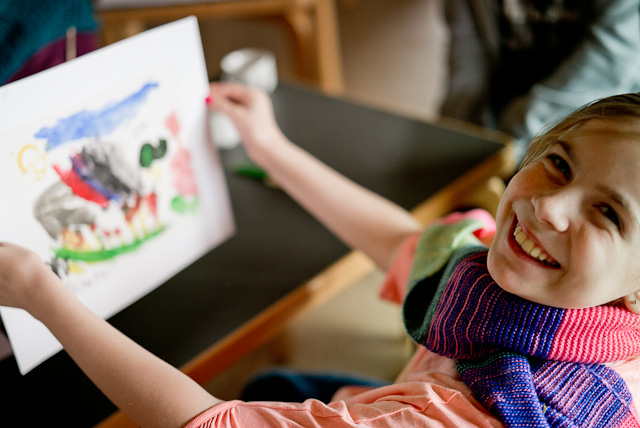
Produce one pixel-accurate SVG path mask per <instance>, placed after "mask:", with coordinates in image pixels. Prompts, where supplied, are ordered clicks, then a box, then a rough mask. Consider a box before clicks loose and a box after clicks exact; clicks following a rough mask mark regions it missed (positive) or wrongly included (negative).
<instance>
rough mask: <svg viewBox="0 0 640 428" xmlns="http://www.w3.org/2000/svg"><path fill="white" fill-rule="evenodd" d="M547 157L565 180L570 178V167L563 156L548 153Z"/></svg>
mask: <svg viewBox="0 0 640 428" xmlns="http://www.w3.org/2000/svg"><path fill="white" fill-rule="evenodd" d="M549 159H550V160H551V162H553V165H554V166H555V167H556V169H557V170H558V171H560V173H561V174H562V175H563V176H564V178H566V179H567V180H569V179H571V167H570V166H569V164H568V163H567V161H565V160H564V159H563V158H561V157H560V156H558V155H549Z"/></svg>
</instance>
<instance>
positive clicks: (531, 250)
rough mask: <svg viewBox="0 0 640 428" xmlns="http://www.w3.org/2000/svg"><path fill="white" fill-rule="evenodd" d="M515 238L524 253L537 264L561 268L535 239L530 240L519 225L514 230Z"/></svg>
mask: <svg viewBox="0 0 640 428" xmlns="http://www.w3.org/2000/svg"><path fill="white" fill-rule="evenodd" d="M513 237H514V239H515V241H516V243H517V244H518V246H519V247H520V249H522V251H524V252H525V253H526V254H527V255H529V257H531V258H533V259H534V260H536V261H537V262H540V263H542V264H544V265H546V266H551V267H554V268H559V267H560V264H559V263H558V262H557V261H555V260H554V259H553V257H551V256H550V255H549V254H548V253H546V252H545V251H544V250H543V249H542V248H540V247H539V246H538V245H537V244H536V243H535V242H534V241H533V239H531V238H529V237H528V236H527V234H526V233H525V232H524V231H523V230H522V228H521V227H520V225H519V224H517V223H516V225H515V228H514V229H513Z"/></svg>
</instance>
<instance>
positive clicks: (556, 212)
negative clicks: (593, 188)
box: [531, 188, 578, 232]
mask: <svg viewBox="0 0 640 428" xmlns="http://www.w3.org/2000/svg"><path fill="white" fill-rule="evenodd" d="M531 199H532V202H533V209H534V212H535V216H536V218H537V219H538V221H540V222H541V223H545V224H548V225H549V226H551V227H553V228H554V229H555V230H556V231H558V232H565V231H566V230H567V229H568V228H569V225H570V223H571V220H572V218H573V217H575V215H576V214H577V210H576V207H578V201H577V199H576V195H574V194H573V192H571V191H570V190H569V189H567V188H564V189H562V190H556V191H553V192H546V193H543V194H540V195H536V196H534V197H533V198H531Z"/></svg>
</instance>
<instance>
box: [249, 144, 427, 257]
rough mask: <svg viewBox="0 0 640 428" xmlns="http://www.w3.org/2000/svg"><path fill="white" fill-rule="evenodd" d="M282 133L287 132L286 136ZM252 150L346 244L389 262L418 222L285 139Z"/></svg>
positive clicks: (267, 168)
mask: <svg viewBox="0 0 640 428" xmlns="http://www.w3.org/2000/svg"><path fill="white" fill-rule="evenodd" d="M283 139H284V137H283ZM277 146H278V149H277V150H265V152H264V153H254V154H253V156H254V158H255V159H256V161H257V162H258V163H260V164H261V166H262V167H263V168H265V169H266V170H267V172H268V173H269V175H270V177H271V178H272V179H273V180H274V181H276V182H277V183H278V184H279V185H280V186H281V187H282V188H283V189H284V190H285V191H286V192H287V193H289V194H290V195H291V196H292V197H293V198H294V199H295V200H296V201H297V202H298V203H299V204H300V205H302V206H303V207H304V208H305V209H306V210H307V211H309V212H310V213H311V214H312V215H313V216H314V217H316V218H317V219H318V220H319V221H320V222H322V223H323V224H324V225H325V226H326V227H327V228H328V229H329V230H331V231H332V232H333V233H334V234H335V235H336V236H338V238H340V239H341V240H342V241H343V242H345V244H347V245H348V246H349V247H351V248H354V249H359V250H361V251H363V252H364V253H365V254H367V255H368V256H369V257H371V258H372V260H373V261H374V262H375V263H376V264H377V265H378V266H379V267H381V268H382V269H386V268H388V267H389V265H390V263H391V262H392V260H393V258H394V256H395V254H396V251H397V250H398V248H399V247H400V245H401V243H402V242H403V240H404V239H405V238H406V237H407V236H408V235H410V234H411V233H414V232H416V231H418V230H420V228H421V225H420V223H419V222H418V221H417V220H416V219H415V218H414V217H413V216H411V214H410V213H409V212H408V211H406V210H405V209H403V208H401V207H399V206H398V205H396V204H394V203H392V202H390V201H388V200H386V199H384V198H382V197H381V196H379V195H377V194H375V193H373V192H371V191H369V190H367V189H365V188H364V187H362V186H360V185H358V184H356V183H354V182H352V181H351V180H349V179H347V178H346V177H344V176H342V175H341V174H339V173H337V172H336V171H334V170H333V169H331V168H329V167H328V166H327V165H325V164H323V163H322V162H320V161H319V160H317V159H316V158H314V157H313V156H311V155H310V154H309V153H307V152H305V151H304V150H303V149H301V148H299V147H298V146H295V145H294V144H293V143H291V142H289V141H288V140H286V139H284V141H280V142H278V143H277Z"/></svg>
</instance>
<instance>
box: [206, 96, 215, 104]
mask: <svg viewBox="0 0 640 428" xmlns="http://www.w3.org/2000/svg"><path fill="white" fill-rule="evenodd" d="M205 101H206V102H207V104H211V103H212V102H213V98H212V97H211V95H209V96H208V97H207V99H206V100H205Z"/></svg>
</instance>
